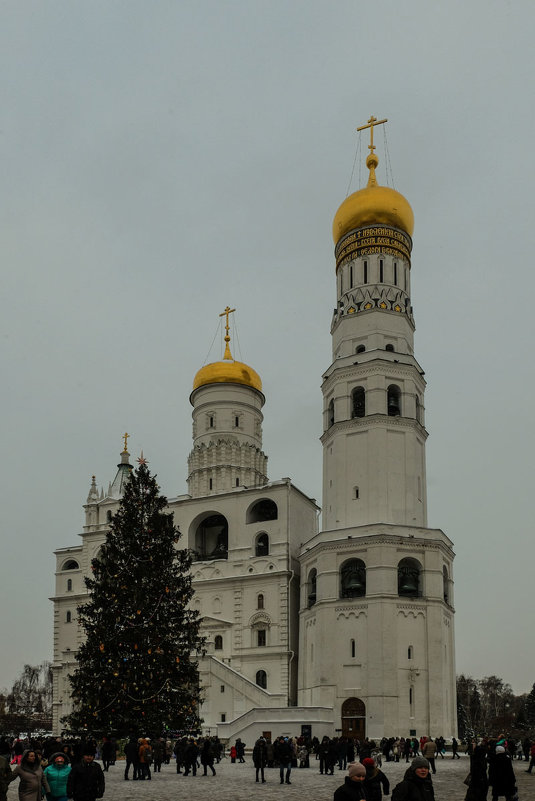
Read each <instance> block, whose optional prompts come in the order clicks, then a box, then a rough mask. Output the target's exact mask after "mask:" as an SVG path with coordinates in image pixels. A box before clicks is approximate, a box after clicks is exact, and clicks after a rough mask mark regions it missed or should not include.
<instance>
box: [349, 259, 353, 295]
mask: <svg viewBox="0 0 535 801" xmlns="http://www.w3.org/2000/svg"><path fill="white" fill-rule="evenodd" d="M352 287H353V262H351V264H350V265H349V288H350V289H352Z"/></svg>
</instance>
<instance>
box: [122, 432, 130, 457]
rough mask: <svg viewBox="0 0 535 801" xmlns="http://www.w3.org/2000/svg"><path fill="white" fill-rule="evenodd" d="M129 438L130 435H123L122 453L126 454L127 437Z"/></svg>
mask: <svg viewBox="0 0 535 801" xmlns="http://www.w3.org/2000/svg"><path fill="white" fill-rule="evenodd" d="M129 436H130V434H126V433H125V434H123V439H124V450H123V453H128V437H129Z"/></svg>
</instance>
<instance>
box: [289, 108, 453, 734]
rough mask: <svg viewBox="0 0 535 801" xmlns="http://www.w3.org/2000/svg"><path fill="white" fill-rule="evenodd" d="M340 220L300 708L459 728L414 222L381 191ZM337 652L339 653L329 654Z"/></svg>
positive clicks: (355, 198)
mask: <svg viewBox="0 0 535 801" xmlns="http://www.w3.org/2000/svg"><path fill="white" fill-rule="evenodd" d="M384 122H386V120H381V121H377V120H376V119H375V118H373V117H372V118H371V119H370V120H369V122H368V125H365V126H362V128H361V129H359V130H362V129H363V128H369V129H370V133H371V143H370V146H369V150H370V154H369V155H368V158H367V160H366V166H367V167H368V169H369V180H368V185H367V186H366V187H365V188H364V189H361V190H360V191H358V192H355V193H354V194H352V195H350V196H349V197H348V198H346V200H345V201H344V202H343V203H342V205H341V206H340V208H339V209H338V211H337V212H336V215H335V218H334V223H333V236H334V242H335V259H336V290H337V302H336V308H335V310H334V314H333V318H332V325H331V335H332V364H331V365H330V367H329V368H328V369H327V370H326V372H325V373H324V375H323V384H322V392H323V435H322V438H321V441H322V444H323V518H322V520H323V530H322V531H321V532H320V533H319V534H318V535H317V536H316V537H314V538H312V539H311V540H310V541H309V542H307V543H306V544H305V546H304V547H303V550H302V553H301V559H300V561H301V581H302V591H301V612H300V662H299V665H300V675H299V687H300V692H299V705H300V706H308V705H315V704H318V705H322V706H332V708H333V710H334V727H335V729H339V730H341V732H342V734H343V735H344V736H349V737H359V738H362V737H365V736H368V737H381V736H383V735H386V736H407V735H409V734H416V735H417V736H421V735H431V736H433V737H434V736H437V735H441V734H442V735H444V736H452V735H453V734H455V733H456V700H455V657H454V633H453V614H454V610H453V582H452V564H453V559H454V553H453V550H452V543H451V541H450V540H449V539H448V538H447V537H446V535H445V534H444V533H443V532H442V531H440V530H438V529H429V528H427V504H426V466H425V442H426V439H427V431H426V429H425V420H424V408H425V404H424V393H425V386H426V384H425V380H424V372H423V370H422V368H421V367H420V365H419V364H418V362H417V361H416V359H415V357H414V348H413V336H414V319H413V310H412V306H411V301H410V282H411V248H412V239H411V237H412V233H413V226H414V218H413V213H412V209H411V207H410V205H409V203H408V202H407V200H406V199H405V198H404V197H403V195H401V194H400V193H398V192H396V191H395V190H393V189H391V188H389V187H384V186H380V185H378V183H377V179H376V176H375V169H376V167H377V165H378V161H379V160H378V157H377V155H376V154H375V146H374V144H373V129H374V127H375V126H376V125H379V124H381V123H384ZM326 644H328V647H325V646H326Z"/></svg>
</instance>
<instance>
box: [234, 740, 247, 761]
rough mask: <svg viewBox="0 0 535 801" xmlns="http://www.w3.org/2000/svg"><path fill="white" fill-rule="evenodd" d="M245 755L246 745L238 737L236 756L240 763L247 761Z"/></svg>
mask: <svg viewBox="0 0 535 801" xmlns="http://www.w3.org/2000/svg"><path fill="white" fill-rule="evenodd" d="M244 754H245V743H242V741H241V740H240V738H239V737H238V739H237V740H236V756H237V757H238V762H245V759H244V758H243V756H244Z"/></svg>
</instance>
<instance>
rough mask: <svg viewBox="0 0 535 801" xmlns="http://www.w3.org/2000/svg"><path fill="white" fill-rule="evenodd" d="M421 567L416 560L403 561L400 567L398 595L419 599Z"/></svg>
mask: <svg viewBox="0 0 535 801" xmlns="http://www.w3.org/2000/svg"><path fill="white" fill-rule="evenodd" d="M420 583H421V582H420V565H419V564H418V562H417V561H416V560H415V559H410V558H408V559H402V560H401V562H400V563H399V565H398V595H403V596H404V597H406V598H418V597H419V596H420V595H421V594H422V593H421V586H420Z"/></svg>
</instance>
